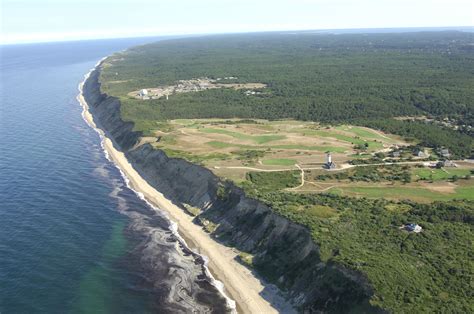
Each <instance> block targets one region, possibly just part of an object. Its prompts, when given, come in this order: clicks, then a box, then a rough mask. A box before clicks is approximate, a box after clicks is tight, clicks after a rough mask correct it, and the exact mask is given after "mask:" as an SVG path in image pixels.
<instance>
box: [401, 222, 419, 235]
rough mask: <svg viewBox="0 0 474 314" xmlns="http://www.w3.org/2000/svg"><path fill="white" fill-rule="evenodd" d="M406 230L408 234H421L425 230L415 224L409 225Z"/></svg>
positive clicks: (405, 227)
mask: <svg viewBox="0 0 474 314" xmlns="http://www.w3.org/2000/svg"><path fill="white" fill-rule="evenodd" d="M404 229H405V230H406V231H408V232H414V233H420V232H421V230H423V228H422V227H421V226H420V225H418V224H415V223H409V224H406V225H405V226H404Z"/></svg>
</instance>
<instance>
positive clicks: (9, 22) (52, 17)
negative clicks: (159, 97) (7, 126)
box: [0, 0, 474, 44]
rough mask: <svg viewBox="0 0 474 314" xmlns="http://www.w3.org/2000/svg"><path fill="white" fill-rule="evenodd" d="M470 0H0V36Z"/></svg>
mask: <svg viewBox="0 0 474 314" xmlns="http://www.w3.org/2000/svg"><path fill="white" fill-rule="evenodd" d="M473 12H474V0H0V14H1V21H0V23H1V26H0V27H1V28H0V43H2V44H11V43H26V42H48V41H69V40H81V39H96V38H121V37H138V36H162V35H181V34H204V33H232V32H252V31H272V30H310V29H318V30H319V29H347V28H398V27H446V26H473V25H474V13H473Z"/></svg>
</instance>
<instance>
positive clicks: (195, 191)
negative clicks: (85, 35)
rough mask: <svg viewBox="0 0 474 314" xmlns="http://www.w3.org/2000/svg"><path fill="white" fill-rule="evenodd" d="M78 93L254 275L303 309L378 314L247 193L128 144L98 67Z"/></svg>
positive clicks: (359, 280)
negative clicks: (247, 257)
mask: <svg viewBox="0 0 474 314" xmlns="http://www.w3.org/2000/svg"><path fill="white" fill-rule="evenodd" d="M84 96H85V99H86V101H87V102H88V104H89V106H90V107H91V110H92V112H93V114H94V117H95V119H97V120H98V122H99V123H100V127H102V128H103V129H104V131H105V132H106V133H107V134H108V136H110V137H112V138H113V139H114V140H115V142H116V144H117V145H118V146H120V149H121V150H123V151H124V152H125V153H126V155H127V158H128V159H129V160H130V161H131V162H132V164H133V165H134V167H135V169H136V170H137V171H138V172H139V173H140V174H141V175H142V176H143V177H144V178H145V179H146V180H147V181H148V183H150V184H151V185H152V186H153V187H155V188H156V189H157V190H159V191H160V192H161V193H163V195H164V196H165V197H167V198H168V199H170V200H172V201H174V202H175V203H177V204H188V205H191V206H193V207H197V208H200V209H202V210H203V212H202V214H200V215H199V216H198V217H197V218H196V220H197V221H201V220H205V221H208V222H210V223H212V225H213V226H215V228H213V229H212V236H213V237H214V238H215V239H216V241H222V242H225V243H226V244H228V245H232V246H234V247H236V248H237V249H239V250H241V251H244V252H248V253H250V254H252V255H253V256H254V258H253V263H252V264H253V267H254V268H255V270H256V271H257V273H258V274H259V275H261V276H262V277H264V278H265V279H266V280H268V281H270V282H272V283H275V284H276V285H278V286H279V287H280V288H281V289H282V290H283V291H285V292H286V295H287V296H288V298H289V299H290V300H291V302H292V303H293V304H294V305H295V306H296V307H297V308H299V309H300V310H301V311H304V312H350V311H351V310H352V311H357V312H360V311H362V312H379V310H377V309H375V308H373V307H371V306H370V305H369V303H368V300H369V299H370V297H371V296H372V294H373V292H372V289H371V287H370V285H369V284H368V283H367V280H366V279H365V277H364V276H363V275H362V274H360V273H358V272H354V271H352V270H349V269H346V268H344V267H342V266H340V265H335V264H331V263H324V262H322V261H321V259H320V254H319V248H318V246H317V245H316V244H315V243H314V242H313V240H312V239H311V234H310V232H309V231H308V230H307V229H306V228H305V227H302V226H300V225H298V224H295V223H293V222H291V221H289V220H288V219H286V218H283V217H281V216H279V215H277V214H275V213H274V212H273V211H272V210H271V208H269V207H268V206H266V205H265V204H263V203H261V202H259V201H257V200H254V199H251V198H248V197H246V195H245V194H244V193H243V191H242V190H241V189H239V188H237V187H236V186H234V185H233V184H231V183H229V182H222V181H221V180H220V179H219V178H218V177H216V176H215V175H214V174H213V173H212V172H211V171H210V170H208V169H206V168H204V167H201V166H198V165H194V164H192V163H189V162H187V161H185V160H182V159H177V158H168V157H167V156H166V154H165V153H164V152H163V151H160V150H156V149H153V148H152V147H151V146H150V145H149V144H145V145H141V146H139V147H136V148H135V147H134V145H135V144H136V143H137V141H138V138H139V136H140V134H139V133H137V132H133V131H132V129H133V124H132V123H127V122H124V121H123V120H122V119H121V117H120V102H119V100H118V99H115V98H113V97H108V96H107V95H103V94H101V91H100V82H99V72H98V70H96V71H94V72H92V74H91V76H90V77H89V79H88V80H87V81H86V83H85V85H84Z"/></svg>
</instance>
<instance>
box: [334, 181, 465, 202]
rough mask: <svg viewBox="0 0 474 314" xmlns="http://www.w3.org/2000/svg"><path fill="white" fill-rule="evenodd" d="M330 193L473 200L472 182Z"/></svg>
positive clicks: (345, 188) (342, 188)
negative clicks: (430, 186) (433, 186)
mask: <svg viewBox="0 0 474 314" xmlns="http://www.w3.org/2000/svg"><path fill="white" fill-rule="evenodd" d="M329 192H330V193H335V194H338V195H345V196H356V197H368V198H386V199H392V200H414V201H418V202H423V203H429V202H433V201H449V200H454V199H467V200H474V182H473V180H469V181H467V182H462V183H461V184H459V185H458V184H456V185H451V186H450V185H445V186H441V185H438V186H436V187H435V188H433V189H430V188H429V187H427V186H419V185H407V186H383V185H377V186H375V185H374V186H350V187H349V186H339V187H337V186H336V187H334V188H331V189H330V190H329Z"/></svg>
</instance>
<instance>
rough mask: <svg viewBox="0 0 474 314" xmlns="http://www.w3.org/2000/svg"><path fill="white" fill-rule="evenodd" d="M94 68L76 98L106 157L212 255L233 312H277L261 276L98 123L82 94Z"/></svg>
mask: <svg viewBox="0 0 474 314" xmlns="http://www.w3.org/2000/svg"><path fill="white" fill-rule="evenodd" d="M104 59H105V58H104ZM104 59H102V60H104ZM102 60H101V61H99V62H98V63H97V65H96V66H95V68H94V69H96V68H97V67H98V66H100V63H101V62H102ZM94 69H92V70H91V71H90V72H89V73H88V74H87V75H86V76H85V79H84V81H83V82H81V83H80V84H79V92H80V93H79V95H78V97H77V100H78V101H79V102H80V104H81V106H82V107H83V118H84V120H85V121H86V122H87V123H88V124H89V126H91V127H92V128H93V129H94V130H96V131H97V132H98V133H99V135H100V137H101V141H102V146H103V148H104V150H105V153H106V154H107V157H108V158H109V159H110V160H111V161H113V162H114V164H115V165H116V166H117V168H119V170H120V171H121V172H122V174H123V175H124V177H125V179H126V180H127V181H128V182H127V184H128V185H129V186H130V187H131V188H132V189H133V190H134V191H135V192H136V193H137V194H138V195H139V196H142V197H143V198H144V199H145V200H146V201H147V202H149V203H150V204H151V205H152V206H154V207H156V208H159V209H160V210H162V211H164V212H165V213H167V214H168V215H169V217H170V220H171V221H172V222H175V223H176V224H177V226H178V228H179V231H180V233H181V234H182V235H183V238H184V239H186V241H185V242H186V243H187V244H190V246H191V248H192V249H193V251H195V252H197V253H198V254H201V255H203V256H205V257H208V258H209V260H208V267H209V269H210V271H211V273H208V275H209V276H210V277H211V278H212V279H214V278H213V275H215V277H217V278H218V280H221V281H222V282H223V283H224V287H225V292H224V287H222V284H221V283H220V282H219V281H216V280H213V284H214V285H215V286H216V288H217V289H218V290H220V291H221V292H222V294H223V295H224V297H226V300H227V305H228V307H229V308H231V309H234V312H235V310H237V311H238V312H242V313H278V310H277V309H275V308H274V307H273V306H272V305H271V304H270V302H268V301H267V300H265V299H264V298H263V297H262V296H261V295H260V294H261V292H262V291H263V290H264V288H265V287H264V286H263V284H262V283H261V282H260V280H259V279H257V278H256V277H255V276H254V275H253V274H252V272H251V270H249V269H248V268H246V267H245V266H243V265H242V264H240V263H239V262H237V261H236V256H237V253H236V252H235V251H234V250H233V249H232V248H229V247H226V246H224V245H222V244H220V243H218V242H216V241H215V240H213V239H212V238H211V237H210V236H209V234H207V233H206V232H205V231H204V230H203V229H202V228H201V227H200V226H198V225H196V224H195V223H193V222H192V217H191V216H189V215H188V214H186V213H185V212H184V211H183V210H182V209H181V208H179V207H178V206H176V205H175V204H173V203H172V202H171V201H170V200H168V199H166V198H165V197H164V196H163V194H162V193H160V192H159V191H157V190H156V189H155V188H153V187H152V186H151V185H149V184H148V182H146V181H145V180H144V179H143V178H142V177H141V176H140V175H139V173H138V172H137V171H136V170H135V169H134V168H133V166H132V165H131V163H130V162H129V161H128V159H127V158H126V157H125V154H124V153H123V152H121V151H119V150H117V149H116V148H115V146H114V143H113V141H112V140H111V139H110V138H108V137H107V136H106V134H105V133H104V131H103V130H102V129H100V128H99V127H97V125H96V123H95V121H94V117H93V115H92V113H91V111H90V108H89V106H88V104H87V102H86V101H85V98H84V95H83V86H84V83H85V81H86V80H87V79H88V77H89V75H90V74H91V73H92V71H93V70H94ZM183 241H184V240H183ZM226 292H228V293H229V294H230V298H232V299H233V300H232V299H230V298H229V297H228V296H227V295H226ZM273 297H274V298H275V300H276V299H280V298H281V297H279V296H276V295H275V296H273ZM234 300H235V301H234Z"/></svg>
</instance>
